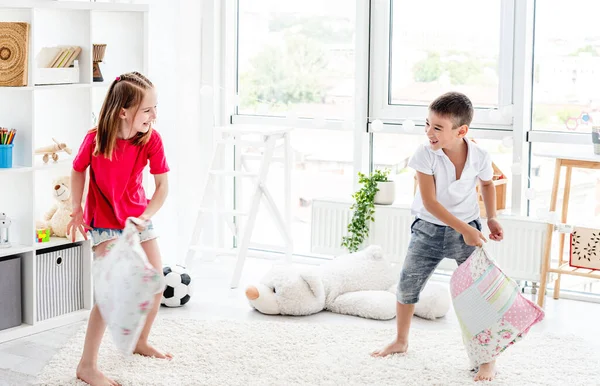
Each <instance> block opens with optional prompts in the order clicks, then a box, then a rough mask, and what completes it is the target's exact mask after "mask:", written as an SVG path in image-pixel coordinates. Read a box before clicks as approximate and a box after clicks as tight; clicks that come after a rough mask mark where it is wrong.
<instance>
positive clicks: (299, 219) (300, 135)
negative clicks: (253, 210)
mask: <svg viewBox="0 0 600 386" xmlns="http://www.w3.org/2000/svg"><path fill="white" fill-rule="evenodd" d="M291 138H292V140H291V146H292V149H293V158H294V162H293V168H292V199H291V202H292V240H293V242H294V253H297V254H309V253H310V226H311V212H312V202H313V200H314V199H315V198H334V199H342V200H351V195H352V184H353V177H354V175H353V173H354V172H353V154H352V151H353V147H352V144H353V133H352V132H350V131H332V130H315V129H295V130H294V131H293V132H292V136H291ZM332 144H335V146H332ZM243 153H246V154H248V153H250V149H246V150H245V151H243ZM275 156H282V153H281V149H279V148H278V149H277V150H276V154H275ZM259 165H260V162H259V161H248V162H247V166H248V167H249V169H250V170H255V171H256V170H258V167H259ZM267 188H268V189H269V191H270V193H271V194H272V196H273V199H274V200H275V203H276V204H277V205H278V208H280V211H282V213H283V209H281V208H283V198H284V169H283V164H282V163H279V162H273V163H272V164H271V167H270V170H269V175H268V179H267ZM252 189H254V184H253V183H252V182H251V181H250V180H246V179H243V180H242V182H241V183H240V185H239V186H238V189H237V194H238V197H239V201H238V202H239V203H240V210H242V211H247V210H249V208H250V202H251V199H252ZM242 224H243V222H242ZM252 242H253V243H258V244H263V245H283V239H282V238H281V236H280V234H279V232H278V230H277V227H276V225H275V222H274V221H273V220H272V217H271V216H270V213H269V211H268V209H267V208H266V207H265V205H264V203H261V206H260V210H259V213H258V217H257V219H256V226H255V227H254V229H253V234H252Z"/></svg>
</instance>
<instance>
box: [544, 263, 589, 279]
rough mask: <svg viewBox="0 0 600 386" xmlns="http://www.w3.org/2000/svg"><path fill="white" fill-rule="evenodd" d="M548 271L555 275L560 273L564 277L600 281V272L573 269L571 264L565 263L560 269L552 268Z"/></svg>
mask: <svg viewBox="0 0 600 386" xmlns="http://www.w3.org/2000/svg"><path fill="white" fill-rule="evenodd" d="M548 271H550V272H554V273H560V274H564V275H573V276H581V277H589V278H593V279H600V271H594V270H592V269H587V268H576V267H571V266H570V265H569V263H565V264H563V265H561V266H560V267H558V268H550V269H549V270H548Z"/></svg>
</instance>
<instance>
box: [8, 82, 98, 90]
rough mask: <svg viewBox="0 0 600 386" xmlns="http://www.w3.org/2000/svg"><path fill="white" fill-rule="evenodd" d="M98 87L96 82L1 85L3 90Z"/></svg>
mask: <svg viewBox="0 0 600 386" xmlns="http://www.w3.org/2000/svg"><path fill="white" fill-rule="evenodd" d="M90 87H97V86H96V84H95V83H93V84H92V83H66V84H46V85H35V86H21V87H6V86H3V87H0V90H3V91H48V90H69V89H73V88H90Z"/></svg>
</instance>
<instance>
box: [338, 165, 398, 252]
mask: <svg viewBox="0 0 600 386" xmlns="http://www.w3.org/2000/svg"><path fill="white" fill-rule="evenodd" d="M389 173H390V170H389V169H385V170H375V171H374V172H373V173H371V175H369V176H366V175H365V174H363V173H360V172H359V173H358V177H359V179H358V183H359V184H360V185H361V187H360V189H359V190H358V191H357V192H355V193H354V194H353V195H352V198H354V203H353V204H352V206H351V207H350V210H353V211H354V213H353V214H352V219H351V220H350V223H349V224H348V235H347V236H344V237H343V238H342V246H343V247H345V248H346V249H347V250H348V251H349V252H356V251H357V250H358V249H359V248H360V247H361V245H362V244H363V242H364V241H365V239H367V237H369V224H370V222H371V221H374V220H375V218H374V217H373V216H374V214H375V204H378V203H380V202H381V203H382V204H391V203H392V202H393V197H394V195H395V191H394V182H393V181H390V180H388V175H389ZM382 189H383V190H385V191H383V190H382ZM380 191H381V193H383V195H382V194H380V195H379V196H380V197H379V198H381V201H379V200H376V196H377V195H378V193H379V192H380ZM390 194H391V197H392V198H391V202H390V198H389V197H390Z"/></svg>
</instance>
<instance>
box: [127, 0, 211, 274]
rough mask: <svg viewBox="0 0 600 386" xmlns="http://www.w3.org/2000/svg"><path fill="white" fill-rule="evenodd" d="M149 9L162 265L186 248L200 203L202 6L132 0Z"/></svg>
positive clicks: (186, 0) (178, 0)
mask: <svg viewBox="0 0 600 386" xmlns="http://www.w3.org/2000/svg"><path fill="white" fill-rule="evenodd" d="M136 2H137V3H145V4H149V5H150V16H149V69H148V77H149V78H150V79H151V80H152V82H153V83H154V85H155V87H156V88H157V90H158V114H159V117H158V120H157V129H158V130H159V131H160V133H161V134H162V136H163V140H164V143H165V151H166V155H167V160H168V162H169V165H170V167H171V172H170V173H169V186H170V191H169V196H168V198H167V201H166V202H165V205H164V206H163V208H162V209H161V210H160V212H159V213H158V214H157V215H156V216H155V219H154V223H155V226H156V228H157V229H158V231H159V233H160V235H161V237H160V239H159V244H160V247H161V252H162V255H163V262H164V263H166V264H169V263H174V262H176V261H177V260H178V259H180V258H181V257H182V256H183V255H184V254H185V251H186V249H187V243H188V241H189V237H190V232H191V227H192V225H191V224H192V223H193V213H194V210H193V209H194V208H193V206H194V202H196V201H198V200H197V199H196V198H195V197H197V196H198V190H199V189H198V185H199V178H198V176H203V175H204V173H205V170H206V167H205V164H206V163H205V162H204V163H203V165H200V164H201V160H200V159H201V155H200V152H199V149H200V144H201V141H200V134H201V133H200V108H201V106H200V105H201V104H200V68H201V61H200V60H201V55H200V48H201V47H200V38H201V34H200V30H201V23H200V13H201V12H200V6H201V2H200V1H196V0H136Z"/></svg>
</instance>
